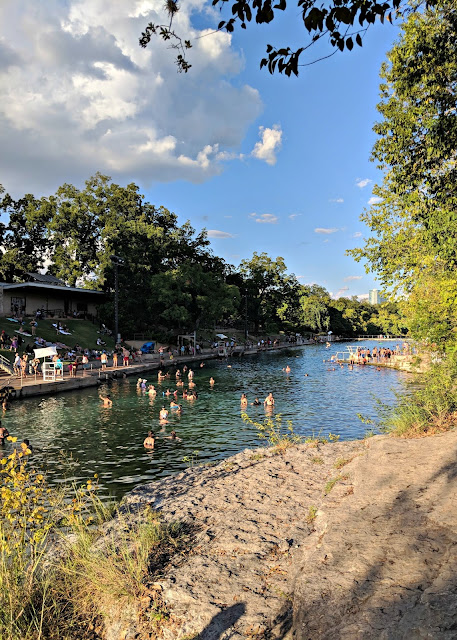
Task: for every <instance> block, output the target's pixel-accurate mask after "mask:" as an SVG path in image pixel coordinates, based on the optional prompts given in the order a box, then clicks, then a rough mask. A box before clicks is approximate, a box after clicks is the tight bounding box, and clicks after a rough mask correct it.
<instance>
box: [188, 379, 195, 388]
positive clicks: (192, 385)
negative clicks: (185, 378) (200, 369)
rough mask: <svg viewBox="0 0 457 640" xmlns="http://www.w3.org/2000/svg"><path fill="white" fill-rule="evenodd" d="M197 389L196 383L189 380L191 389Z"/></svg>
mask: <svg viewBox="0 0 457 640" xmlns="http://www.w3.org/2000/svg"><path fill="white" fill-rule="evenodd" d="M194 387H195V382H193V380H189V389H193V388H194Z"/></svg>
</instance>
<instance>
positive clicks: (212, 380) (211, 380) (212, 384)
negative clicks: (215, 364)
mask: <svg viewBox="0 0 457 640" xmlns="http://www.w3.org/2000/svg"><path fill="white" fill-rule="evenodd" d="M215 382H216V381H215V379H214V378H213V377H212V376H211V378H210V379H209V383H210V385H211V386H212V387H213V386H214V383H215Z"/></svg>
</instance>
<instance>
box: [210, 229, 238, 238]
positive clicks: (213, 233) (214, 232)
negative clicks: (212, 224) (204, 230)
mask: <svg viewBox="0 0 457 640" xmlns="http://www.w3.org/2000/svg"><path fill="white" fill-rule="evenodd" d="M234 237H235V236H234V235H233V233H227V231H219V230H218V229H208V238H234Z"/></svg>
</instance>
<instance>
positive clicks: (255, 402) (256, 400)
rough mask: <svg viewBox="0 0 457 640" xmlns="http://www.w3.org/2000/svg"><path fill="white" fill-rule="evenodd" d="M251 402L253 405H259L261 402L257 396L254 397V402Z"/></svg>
mask: <svg viewBox="0 0 457 640" xmlns="http://www.w3.org/2000/svg"><path fill="white" fill-rule="evenodd" d="M251 404H252V405H253V406H254V407H260V405H261V404H262V403H261V402H260V400H259V399H258V398H256V399H255V400H254V402H251Z"/></svg>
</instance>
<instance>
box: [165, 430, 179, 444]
mask: <svg viewBox="0 0 457 640" xmlns="http://www.w3.org/2000/svg"><path fill="white" fill-rule="evenodd" d="M164 440H174V441H175V442H181V438H178V436H177V435H176V431H172V432H171V433H170V435H169V436H165V438H164Z"/></svg>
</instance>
